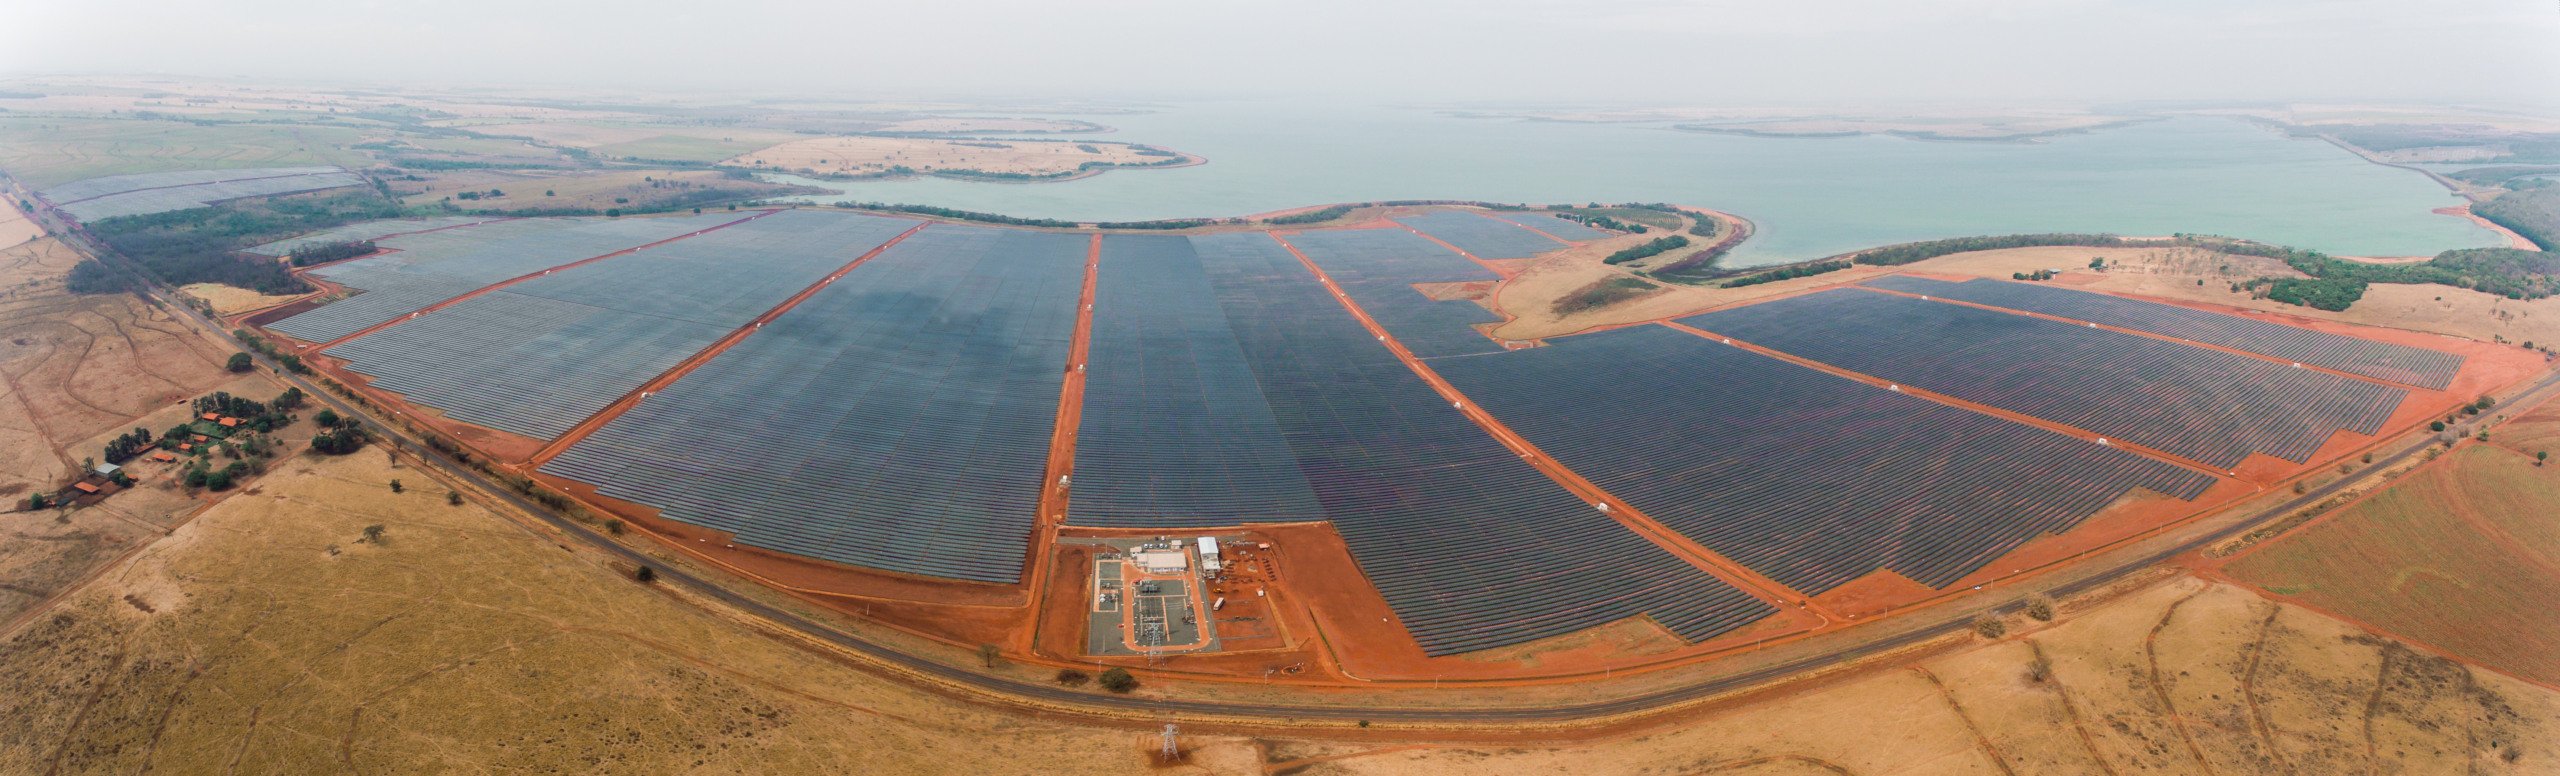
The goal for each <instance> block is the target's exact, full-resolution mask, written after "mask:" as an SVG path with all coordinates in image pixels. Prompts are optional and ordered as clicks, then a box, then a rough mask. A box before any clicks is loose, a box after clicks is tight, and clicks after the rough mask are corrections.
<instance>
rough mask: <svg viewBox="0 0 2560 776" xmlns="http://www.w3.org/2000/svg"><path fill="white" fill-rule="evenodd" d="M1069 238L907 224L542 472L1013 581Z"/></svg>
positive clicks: (720, 517)
mask: <svg viewBox="0 0 2560 776" xmlns="http://www.w3.org/2000/svg"><path fill="white" fill-rule="evenodd" d="M1086 239H1087V238H1086V237H1085V236H1083V235H1074V234H1058V233H1040V232H1023V231H1012V230H999V229H987V228H977V227H954V226H936V227H934V228H930V229H926V230H924V231H922V232H918V233H916V234H915V235H914V236H913V237H909V238H908V239H906V240H904V241H902V242H900V243H898V244H897V245H895V246H891V247H890V249H889V250H887V251H885V252H883V253H881V255H880V256H878V257H876V258H873V259H872V260H870V261H867V262H864V263H863V264H862V266H860V267H857V268H855V269H854V271H853V272H852V273H850V274H848V275H846V276H845V277H844V278H843V279H841V280H838V281H836V282H835V283H833V284H831V285H830V286H828V287H827V288H826V289H824V290H821V291H819V292H818V293H817V294H815V295H812V296H811V297H810V298H809V299H807V300H805V301H803V302H802V303H801V304H800V305H799V306H797V307H794V308H792V309H791V311H790V312H789V313H786V314H784V315H783V316H781V317H780V318H777V319H775V320H774V321H773V322H771V323H768V324H766V325H765V326H764V328H763V329H762V330H760V331H758V332H756V333H755V334H754V335H752V336H749V337H747V338H746V339H744V340H741V341H740V342H739V343H738V345H736V346H735V347H732V348H730V349H729V350H727V351H724V352H722V353H721V354H720V355H719V356H717V357H715V358H713V359H711V360H710V361H709V362H707V363H705V364H703V365H702V366H701V367H700V368H698V369H696V370H694V371H693V372H691V373H689V374H687V375H686V376H685V377H684V378H682V379H680V380H677V381H676V382H675V384H673V385H671V386H668V388H667V390H665V391H663V392H660V393H658V394H657V395H655V396H651V397H649V398H648V399H646V400H644V401H642V402H640V403H639V404H638V405H636V406H634V407H632V408H631V409H630V410H629V411H628V412H625V413H623V414H622V415H621V416H619V417H617V418H615V419H614V420H613V421H612V422H609V423H607V424H605V425H604V427H603V428H601V429H599V430H598V431H597V432H596V433H595V434H593V435H591V436H589V437H587V438H586V439H584V440H582V441H580V442H579V443H578V444H576V445H574V446H572V447H571V448H570V449H569V450H568V451H567V452H565V453H563V454H562V455H561V456H560V457H558V458H555V459H553V460H552V461H551V462H550V463H548V464H545V465H544V466H543V468H542V470H543V471H544V472H546V473H550V474H555V475H559V476H563V477H568V478H571V479H576V480H580V481H584V482H589V483H593V484H595V485H596V486H597V490H598V492H600V493H603V494H604V495H606V496H611V497H614V498H619V499H624V500H628V501H633V502H637V503H641V504H646V505H649V506H652V507H657V508H658V509H660V510H661V513H662V514H664V515H665V516H666V517H669V518H672V519H676V520H682V521H685V522H688V523H693V524H695V525H700V526H704V527H708V528H713V529H718V530H722V531H729V532H732V533H734V534H735V535H736V541H737V542H739V543H741V544H747V545H752V546H756V547H763V548H767V549H772V550H778V551H782V552H788V553H792V554H796V555H803V556H807V557H812V558H820V559H824V560H829V561H836V562H840V563H847V564H852V565H857V566H865V567H869V568H876V569H886V570H890V571H896V572H903V573H909V574H917V575H923V576H931V577H943V578H950V579H962V580H973V581H980V582H1000V583H1012V582H1017V581H1019V580H1020V578H1021V574H1022V563H1023V560H1024V556H1025V554H1026V553H1027V552H1028V551H1029V545H1030V538H1031V528H1032V525H1033V522H1034V517H1035V513H1036V511H1037V507H1038V503H1039V496H1040V491H1041V487H1042V482H1041V479H1042V477H1043V472H1044V469H1045V468H1046V466H1047V464H1048V450H1049V436H1050V431H1051V428H1052V427H1053V426H1054V424H1055V422H1056V418H1057V410H1058V394H1059V390H1060V389H1061V387H1062V386H1063V384H1064V381H1065V368H1066V360H1067V351H1068V344H1069V340H1070V338H1071V337H1072V336H1073V335H1074V327H1075V316H1076V305H1077V300H1078V296H1079V293H1080V292H1081V290H1082V286H1083V281H1084V257H1085V246H1086Z"/></svg>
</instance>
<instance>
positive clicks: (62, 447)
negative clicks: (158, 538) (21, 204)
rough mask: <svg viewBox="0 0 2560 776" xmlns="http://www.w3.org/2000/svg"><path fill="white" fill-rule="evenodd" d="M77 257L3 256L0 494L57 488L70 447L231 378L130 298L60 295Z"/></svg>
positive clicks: (213, 350)
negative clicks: (3, 463) (51, 485)
mask: <svg viewBox="0 0 2560 776" xmlns="http://www.w3.org/2000/svg"><path fill="white" fill-rule="evenodd" d="M79 259H80V256H79V254H78V253H76V252H74V251H73V250H71V249H70V248H69V247H66V246H64V245H63V244H62V243H61V242H59V241H56V240H53V239H50V238H48V239H41V240H36V241H34V242H29V243H24V244H21V245H18V246H16V247H13V248H7V249H0V389H5V395H0V460H5V461H7V462H9V463H10V464H11V465H9V466H5V467H0V492H8V493H10V494H11V496H10V498H12V499H13V500H14V499H17V498H23V497H24V489H26V488H30V487H34V486H36V485H38V484H40V483H52V482H56V481H58V480H60V479H61V478H62V477H63V476H64V475H65V474H66V473H67V472H68V470H69V469H70V468H71V467H73V466H74V465H75V464H76V463H77V462H78V461H79V459H80V458H81V457H82V455H81V454H80V453H78V452H76V451H72V450H68V449H66V447H67V446H68V445H71V444H73V443H75V442H78V441H81V440H85V439H88V438H90V437H92V436H95V435H97V434H98V433H99V432H102V431H106V430H109V429H122V428H123V427H124V424H125V423H126V422H127V421H129V420H131V419H133V418H136V417H139V416H142V415H145V414H148V413H150V412H152V411H153V410H156V409H159V408H161V407H165V406H167V405H169V404H170V403H173V402H177V401H180V400H183V399H188V398H193V397H194V396H196V395H197V394H200V393H202V392H204V391H205V390H207V389H209V388H211V387H212V386H214V385H217V384H219V383H222V382H223V381H226V380H229V379H231V378H232V375H230V374H229V373H227V372H224V371H223V369H222V360H223V359H225V358H228V357H229V356H230V353H229V352H228V351H226V350H224V349H223V348H221V347H220V346H218V345H216V344H215V343H213V342H212V341H210V340H207V339H205V338H204V337H202V336H200V335H198V334H196V333H195V332H193V331H192V330H190V329H188V328H187V327H186V326H185V325H183V324H181V323H179V322H178V321H176V320H175V319H173V318H171V317H170V314H169V313H168V312H166V311H163V310H159V309H157V308H154V307H151V306H149V305H146V304H143V303H142V302H141V301H139V300H137V299H135V298H134V297H132V296H128V295H122V294H108V295H96V296H79V295H73V294H70V293H68V292H66V291H64V290H63V289H62V277H63V275H64V273H66V272H68V271H69V270H70V267H71V265H72V264H73V263H75V262H77V261H79Z"/></svg>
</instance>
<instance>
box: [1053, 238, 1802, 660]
mask: <svg viewBox="0 0 2560 776" xmlns="http://www.w3.org/2000/svg"><path fill="white" fill-rule="evenodd" d="M1372 231H1375V230H1372ZM1394 234H1405V233H1403V232H1401V231H1397V232H1394ZM1302 236H1303V235H1302ZM1405 236H1406V237H1407V238H1411V237H1412V236H1411V235H1409V234H1405ZM1413 239H1418V238H1413ZM1191 243H1192V245H1193V247H1194V248H1195V249H1196V250H1197V251H1198V253H1199V256H1200V258H1201V261H1202V263H1203V264H1204V265H1205V266H1206V267H1207V269H1208V274H1209V278H1210V284H1211V286H1212V287H1213V288H1214V289H1215V291H1216V294H1217V300H1218V303H1219V305H1220V306H1221V307H1222V308H1223V309H1225V310H1226V313H1227V315H1228V317H1229V319H1230V320H1231V321H1232V322H1233V324H1234V331H1235V334H1236V339H1237V341H1238V343H1239V344H1241V345H1242V347H1243V350H1244V353H1245V358H1246V360H1247V363H1248V364H1249V365H1250V366H1251V368H1252V370H1253V373H1254V374H1255V375H1257V376H1258V377H1259V380H1260V383H1261V387H1262V393H1263V395H1264V396H1265V397H1266V398H1267V399H1268V400H1269V402H1270V406H1271V412H1272V416H1273V418H1274V419H1276V420H1277V421H1278V423H1279V426H1280V429H1281V434H1282V436H1283V438H1285V439H1286V440H1287V441H1288V443H1289V446H1290V449H1291V451H1292V452H1293V454H1294V455H1295V456H1296V457H1297V461H1298V467H1299V469H1300V470H1301V471H1303V472H1305V474H1306V478H1307V481H1308V482H1309V483H1310V484H1311V485H1312V486H1313V487H1314V488H1315V492H1316V496H1317V499H1318V501H1319V502H1320V503H1321V504H1322V506H1323V507H1324V510H1325V513H1326V514H1327V515H1328V516H1330V517H1331V518H1332V520H1333V524H1334V527H1335V529H1336V530H1337V531H1339V532H1340V533H1341V534H1342V537H1343V539H1344V541H1345V542H1346V543H1348V544H1349V546H1350V548H1351V554H1352V557H1353V559H1354V560H1356V561H1358V562H1359V564H1360V568H1361V570H1362V571H1363V572H1364V573H1366V574H1367V575H1368V577H1369V581H1370V582H1371V583H1373V584H1375V585H1377V587H1378V590H1379V592H1381V593H1382V594H1384V595H1385V597H1386V600H1387V603H1388V605H1389V606H1391V607H1393V608H1394V609H1395V612H1396V616H1397V617H1398V618H1399V619H1401V620H1402V621H1403V623H1404V626H1405V628H1406V629H1407V630H1409V631H1411V632H1412V634H1413V636H1414V638H1415V639H1416V640H1417V641H1419V642H1420V643H1421V645H1422V648H1423V651H1424V652H1426V653H1428V654H1432V655H1447V654H1455V653H1460V652H1469V651H1474V650H1480V649H1487V648H1491V647H1498V646H1505V645H1510V644H1518V643H1521V642H1526V641H1532V640H1536V639H1540V638H1545V637H1548V636H1555V635H1559V634H1564V633H1570V632H1573V631H1577V630H1581V629H1584V628H1589V627H1592V626H1595V625H1600V624H1603V623H1608V622H1612V621H1615V620H1619V619H1624V618H1627V617H1631V616H1635V615H1638V614H1644V615H1649V616H1651V617H1652V618H1653V619H1654V620H1655V621H1657V622H1660V623H1662V624H1663V625H1664V626H1666V627H1668V628H1669V629H1670V630H1671V631H1672V632H1674V633H1677V634H1679V635H1680V636H1681V637H1683V638H1686V639H1689V640H1691V641H1699V640H1704V639H1706V638H1709V637H1712V636H1715V635H1716V634H1719V633H1723V632H1726V631H1729V630H1732V629H1734V628H1737V627H1740V626H1742V625H1744V624H1746V623H1749V622H1752V621H1754V620H1757V619H1759V618H1761V617H1764V616H1767V615H1768V614H1770V613H1772V612H1773V611H1774V610H1773V608H1772V607H1770V606H1769V605H1768V604H1766V603H1763V602H1761V601H1760V600H1759V599H1756V598H1753V597H1751V596H1750V595H1748V594H1746V593H1744V592H1742V591H1741V590H1738V589H1735V588H1733V587H1732V586H1730V585H1727V584H1725V583H1724V582H1723V581H1721V580H1719V579H1717V578H1715V577H1714V576H1711V575H1709V574H1707V573H1706V572H1704V571H1701V570H1699V569H1698V568H1697V567H1695V566H1691V565H1689V564H1688V563H1687V562H1685V561H1682V560H1680V559H1679V558H1677V557H1674V556H1673V555H1671V553H1670V552H1668V551H1666V550H1663V549H1662V548H1660V547H1657V546H1655V545H1653V544H1652V543H1650V542H1648V541H1646V540H1645V539H1643V538H1641V537H1638V536H1637V535H1636V534H1635V533H1633V532H1632V531H1629V530H1628V529H1627V528H1626V527H1625V526H1623V525H1620V524H1618V523H1617V522H1616V521H1615V520H1613V519H1611V518H1609V517H1608V516H1607V515H1604V514H1602V513H1600V512H1598V511H1596V510H1595V509H1594V508H1593V506H1592V505H1591V504H1586V503H1583V502H1582V501H1581V499H1579V498H1577V497H1575V496H1574V495H1573V494H1572V493H1571V492H1569V491H1566V490H1565V489H1564V488H1563V487H1561V486H1559V485H1557V484H1556V483H1555V482H1554V481H1553V480H1550V479H1548V478H1547V477H1546V476H1545V475H1544V474H1542V473H1540V472H1538V471H1537V470H1536V469H1535V468H1532V467H1531V466H1530V465H1529V464H1527V463H1526V462H1523V461H1522V460H1521V459H1520V456H1519V454H1517V453H1514V452H1512V451H1511V449H1510V448H1507V447H1504V446H1503V445H1502V444H1501V443H1499V442H1496V441H1494V439H1493V438H1492V437H1491V436H1489V435H1487V434H1486V433H1485V432H1484V429H1482V428H1481V427H1478V426H1477V425H1475V423H1474V422H1473V421H1471V420H1469V419H1468V418H1467V417H1466V416H1465V415H1463V414H1461V413H1460V412H1459V411H1458V410H1456V409H1454V408H1452V407H1450V406H1449V405H1448V403H1446V402H1444V401H1441V399H1440V396H1439V394H1437V393H1435V392H1434V391H1432V390H1431V388H1430V386H1429V385H1428V384H1426V383H1424V382H1423V381H1422V379H1421V378H1420V377H1419V376H1417V375H1415V374H1414V373H1413V370H1411V369H1408V368H1406V366H1405V365H1404V363H1403V362H1401V361H1399V360H1397V359H1396V358H1395V356H1394V354H1392V353H1390V352H1389V351H1388V350H1387V349H1386V348H1385V347H1383V346H1381V345H1380V344H1379V343H1378V342H1377V341H1375V340H1374V339H1373V338H1372V337H1370V336H1369V334H1368V331H1367V330H1366V329H1364V328H1362V327H1361V326H1360V325H1359V323H1358V322H1357V321H1355V320H1353V319H1352V318H1351V317H1350V316H1349V314H1348V313H1347V312H1346V311H1344V310H1343V309H1342V307H1341V305H1340V304H1339V303H1338V302H1337V301H1335V300H1334V299H1333V298H1332V297H1331V295H1330V294H1328V293H1327V292H1326V291H1325V290H1324V287H1323V286H1321V285H1319V284H1318V283H1316V282H1315V280H1314V279H1313V278H1312V277H1310V276H1309V275H1308V273H1307V271H1306V268H1305V267H1304V266H1303V265H1301V264H1300V263H1299V262H1298V261H1297V260H1296V259H1295V258H1294V257H1292V256H1290V255H1289V254H1288V253H1287V252H1286V251H1285V250H1283V249H1282V248H1280V246H1278V245H1277V244H1275V243H1273V242H1272V241H1271V240H1270V238H1268V237H1266V236H1264V235H1259V234H1222V235H1203V236H1198V237H1193V238H1191ZM1440 255H1442V256H1451V255H1450V254H1448V253H1447V252H1446V251H1442V252H1441V253H1440ZM1451 258H1453V259H1454V258H1455V257H1454V256H1451ZM1462 263H1463V262H1462ZM1468 266H1469V267H1470V268H1472V265H1468ZM1372 312H1374V310H1373V311H1372ZM1088 401H1090V398H1088Z"/></svg>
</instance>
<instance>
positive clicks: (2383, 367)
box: [1866, 275, 2463, 390]
mask: <svg viewBox="0 0 2560 776" xmlns="http://www.w3.org/2000/svg"><path fill="white" fill-rule="evenodd" d="M1866 285H1868V286H1873V287H1875V288H1882V289H1889V290H1894V291H1902V292H1907V293H1913V294H1927V295H1930V296H1937V297H1945V298H1947V299H1955V300H1959V301H1965V302H1973V303H1975V304H1986V305H1991V306H1994V307H2006V308H2009V309H2011V310H2023V311H2026V312H2031V313H2043V314H2045V315H2051V316H2056V317H2061V318H2070V319H2073V320H2080V321H2088V322H2090V323H2098V324H2105V325H2108V326H2115V327H2119V328H2126V329H2133V330H2135V331H2147V332H2150V333H2153V334H2158V335H2162V336H2168V337H2177V338H2179V339H2184V340H2190V341H2194V342H2202V343H2205V344H2208V345H2218V346H2221V347H2226V348H2230V349H2233V350H2240V351H2246V352H2250V353H2256V354H2259V355H2264V356H2272V357H2275V358H2281V359H2284V360H2287V361H2297V362H2301V363H2305V364H2310V365H2313V366H2318V367H2325V368H2329V369H2335V370H2338V371H2341V372H2346V373H2349V374H2358V375H2364V376H2366V377H2370V378H2373V379H2376V380H2388V381H2391V382H2395V383H2400V384H2403V385H2414V386H2418V387H2421V388H2433V389H2437V390H2442V389H2443V388H2444V387H2445V386H2447V385H2450V384H2452V383H2453V377H2454V375H2455V374H2457V373H2459V372H2461V371H2462V360H2463V359H2462V357H2461V356H2458V355H2454V354H2451V353H2445V352H2441V351H2434V350H2428V349H2425V348H2413V347H2409V346H2407V345H2395V344H2392V343H2388V342H2375V341H2373V340H2368V339H2359V338H2356V337H2349V336H2344V335H2339V334H2330V333H2328V332H2324V331H2314V330H2311V329H2305V328H2301V327H2296V326H2285V325H2281V324H2274V323H2268V322H2265V321H2257V320H2250V319H2248V318H2242V317H2239V316H2236V315H2223V314H2220V313H2212V312H2206V311H2203V310H2197V309H2193V308H2187V307H2179V306H2177V305H2173V304H2161V303H2159V302H2146V301H2142V300H2139V299H2127V298H2124V297H2120V296H2108V295H2106V294H2099V293H2092V292H2088V291H2075V290H2072V289H2067V288H2057V287H2054V286H2049V285H2040V284H2033V283H2004V282H2001V281H1997V280H1989V279H1975V280H1970V281H1965V282H1960V283H1959V282H1951V281H1945V280H1936V279H1932V278H1922V277H1912V276H1910V275H1887V276H1885V277H1881V278H1876V279H1874V280H1870V281H1867V282H1866Z"/></svg>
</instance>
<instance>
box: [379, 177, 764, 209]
mask: <svg viewBox="0 0 2560 776" xmlns="http://www.w3.org/2000/svg"><path fill="white" fill-rule="evenodd" d="M420 177H424V178H426V179H427V180H425V181H423V182H421V181H394V182H392V191H394V192H396V193H398V194H401V195H402V199H401V201H402V203H403V204H409V205H432V204H437V203H448V204H451V205H453V206H454V207H458V208H461V209H463V210H465V211H511V210H537V209H551V208H574V209H581V210H604V209H609V208H640V207H647V206H649V205H652V204H656V203H659V202H662V201H666V200H670V199H674V198H676V197H680V196H686V195H689V194H694V193H696V192H701V191H722V192H732V193H734V194H735V195H736V196H737V197H739V198H746V197H757V196H766V195H775V194H786V193H791V192H794V191H797V190H798V189H796V188H795V187H791V186H780V185H775V184H771V183H764V182H761V181H752V180H738V179H736V178H731V177H729V176H727V175H725V174H722V173H719V172H715V171H711V170H673V171H670V170H630V171H622V172H602V173H595V172H579V173H566V174H554V173H546V172H536V171H516V170H460V171H454V172H442V173H422V174H421V175H420ZM492 189H495V190H498V191H501V192H505V195H504V196H497V197H486V198H483V199H476V200H467V199H460V198H455V197H454V195H455V194H458V193H461V192H466V191H471V192H481V193H484V194H485V193H486V192H488V191H490V190H492ZM616 200H624V201H619V202H618V201H616Z"/></svg>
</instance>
